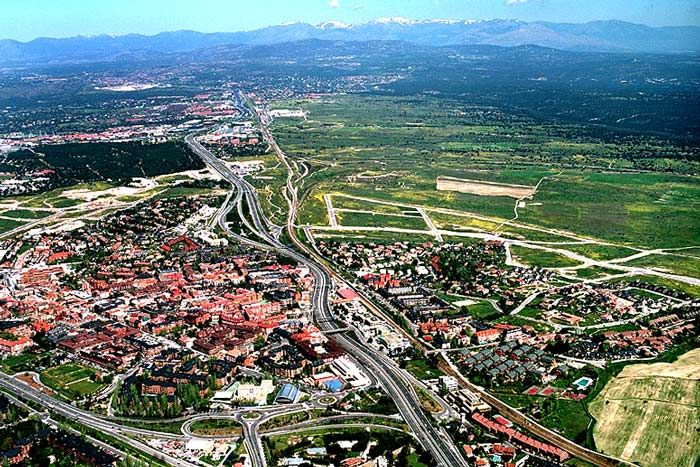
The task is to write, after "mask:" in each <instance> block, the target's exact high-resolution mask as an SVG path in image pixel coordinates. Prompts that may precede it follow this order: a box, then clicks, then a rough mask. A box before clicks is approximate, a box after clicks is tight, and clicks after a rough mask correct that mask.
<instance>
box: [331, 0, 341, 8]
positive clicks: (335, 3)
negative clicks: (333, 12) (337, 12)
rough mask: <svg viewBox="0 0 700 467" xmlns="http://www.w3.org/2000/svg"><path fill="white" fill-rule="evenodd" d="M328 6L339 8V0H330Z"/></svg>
mask: <svg viewBox="0 0 700 467" xmlns="http://www.w3.org/2000/svg"><path fill="white" fill-rule="evenodd" d="M328 6H329V7H331V8H340V0H330V1H329V2H328Z"/></svg>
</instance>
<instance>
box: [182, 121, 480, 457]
mask: <svg viewBox="0 0 700 467" xmlns="http://www.w3.org/2000/svg"><path fill="white" fill-rule="evenodd" d="M261 130H262V132H263V136H264V137H265V140H266V141H267V142H268V144H269V145H270V147H271V148H272V150H273V151H275V152H276V153H277V155H278V156H279V157H280V159H281V160H282V161H283V162H284V163H285V165H286V166H287V168H288V171H289V176H288V179H287V199H288V201H289V208H290V209H289V216H288V222H287V233H288V235H289V236H290V237H291V238H292V240H293V241H294V244H295V246H296V247H297V248H298V249H300V250H301V251H303V252H304V253H305V254H307V255H309V256H304V255H302V254H300V253H299V252H298V251H297V250H294V249H292V248H290V247H288V246H286V245H284V244H282V243H281V242H280V241H279V240H278V239H277V238H276V237H275V236H273V235H272V234H271V233H270V230H271V229H274V228H275V227H276V226H274V225H273V224H272V223H271V222H270V221H269V220H268V219H267V218H266V217H265V215H264V214H263V213H262V207H261V205H260V201H259V199H258V197H257V192H256V190H255V188H254V187H253V186H252V185H250V183H248V182H247V181H245V180H244V179H242V178H241V177H239V176H238V175H236V174H235V173H234V172H233V171H232V170H231V169H230V168H229V167H228V166H226V165H225V164H224V163H223V162H222V161H221V160H220V159H218V158H217V157H216V156H214V155H213V154H212V153H211V152H210V151H208V150H207V149H206V148H205V147H204V146H202V145H201V144H200V143H199V142H198V141H197V139H196V136H195V135H188V136H187V137H186V138H185V142H186V143H187V144H188V145H189V146H190V148H191V149H192V150H193V151H194V152H195V153H196V154H197V155H198V156H199V157H200V158H202V160H203V161H204V162H205V164H207V165H208V166H209V167H210V168H212V169H213V170H215V171H216V172H217V173H218V174H219V175H220V176H221V177H222V178H224V179H225V180H227V181H229V182H230V183H231V184H232V185H233V186H234V187H235V189H236V196H235V198H234V199H233V205H231V206H229V208H228V209H222V210H221V212H222V214H224V213H227V212H228V211H229V210H230V209H233V207H235V208H236V209H237V211H238V214H239V216H240V217H241V222H242V223H243V225H244V226H245V227H246V228H247V229H248V230H249V231H250V232H253V233H254V234H255V235H256V236H257V237H258V238H259V239H260V240H262V242H264V244H266V245H265V246H266V247H267V248H270V247H271V248H272V249H274V250H275V251H277V252H278V253H280V254H283V255H285V256H288V257H290V258H292V259H294V260H295V261H297V262H298V263H300V264H304V265H305V266H307V267H308V268H309V270H310V272H311V274H312V275H313V277H314V279H315V283H314V288H313V293H312V309H313V313H314V320H315V321H316V323H317V325H318V327H319V328H320V329H321V330H322V331H325V332H329V331H333V330H335V329H338V328H341V327H344V326H342V325H340V324H339V323H338V322H337V321H336V320H335V318H334V317H333V314H332V311H331V308H330V303H329V297H330V294H331V293H332V289H333V282H332V279H331V274H330V273H329V272H328V271H327V270H326V268H325V266H324V265H323V264H322V263H321V262H319V261H318V260H316V259H312V256H311V255H310V254H309V253H311V254H312V252H310V251H308V249H307V248H306V247H305V246H304V245H303V244H302V243H301V242H299V240H298V239H297V238H296V231H295V227H294V221H295V219H296V209H297V190H296V188H295V187H294V185H293V172H292V170H291V167H290V166H289V164H288V163H287V161H286V157H285V155H284V153H283V152H282V150H281V149H280V148H279V146H278V145H277V143H276V142H275V140H274V138H273V137H272V135H271V134H270V132H269V130H268V129H267V127H265V126H264V125H261ZM244 200H245V204H246V205H247V208H248V209H247V210H246V209H245V207H246V206H244V203H243V201H244ZM248 215H249V216H250V219H248ZM219 220H220V223H219V225H221V227H222V228H223V229H224V230H225V231H227V232H228V233H229V234H233V236H234V238H237V239H238V240H241V241H244V242H246V243H248V244H251V245H253V246H263V245H260V242H257V241H253V240H251V239H248V238H246V237H242V236H241V235H238V234H236V233H235V232H232V231H231V230H230V229H229V228H228V225H227V224H226V222H225V215H222V216H221V217H220V219H219ZM333 338H334V340H335V341H336V342H337V343H338V344H339V345H341V346H342V347H343V348H344V349H345V350H346V351H347V352H348V354H349V355H351V356H352V357H353V358H355V360H356V361H358V362H359V363H360V366H361V367H362V368H364V370H365V371H366V372H367V373H368V374H371V375H373V376H374V377H375V378H376V379H377V380H378V381H379V383H380V384H381V386H382V387H383V388H384V390H385V391H386V392H387V394H388V395H389V396H390V397H391V398H392V399H393V400H394V402H395V404H396V406H397V407H398V410H399V412H400V414H401V416H402V417H403V419H404V420H405V421H406V423H407V424H408V425H409V426H410V427H411V429H412V430H413V432H414V433H415V434H416V437H417V439H418V440H419V441H420V442H421V444H422V445H423V447H424V448H425V449H426V450H427V451H428V452H430V454H431V455H432V456H433V457H434V459H435V461H436V462H437V464H438V465H439V466H444V467H459V466H466V465H467V463H466V460H465V459H464V458H463V457H462V455H461V453H460V452H459V450H458V449H457V447H456V446H455V445H454V443H453V442H452V440H451V439H450V438H449V436H448V435H447V434H446V433H445V432H444V431H443V430H440V429H438V428H436V427H435V426H434V424H433V422H432V420H430V419H429V417H428V416H426V415H425V413H424V412H423V410H422V407H421V403H420V401H419V400H418V399H417V397H416V395H415V392H414V390H413V388H412V387H411V385H410V384H409V383H408V382H407V381H406V379H405V377H404V375H403V373H402V372H401V370H400V368H399V367H398V366H397V365H396V363H395V362H394V361H393V360H391V359H390V358H389V357H387V356H386V355H384V354H383V353H381V352H378V351H375V350H373V349H371V348H368V347H367V346H364V345H362V344H360V343H358V342H357V341H356V340H354V339H352V338H350V337H348V336H346V335H343V334H337V335H335V336H334V337H333ZM252 425H253V424H251V426H252ZM244 427H245V425H244ZM244 433H245V434H246V435H248V436H252V435H253V434H257V433H248V432H244ZM252 444H254V443H247V444H246V446H247V447H248V448H249V449H250V448H255V446H253V445H252ZM258 444H259V443H258ZM251 457H252V458H251V461H252V463H253V467H262V466H264V465H265V463H264V455H263V454H262V453H259V454H258V453H256V454H253V455H252V456H251Z"/></svg>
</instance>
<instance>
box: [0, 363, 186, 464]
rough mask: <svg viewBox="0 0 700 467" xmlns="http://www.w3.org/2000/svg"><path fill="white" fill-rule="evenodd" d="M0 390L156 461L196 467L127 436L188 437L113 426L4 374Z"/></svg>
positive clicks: (1, 378)
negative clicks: (39, 406)
mask: <svg viewBox="0 0 700 467" xmlns="http://www.w3.org/2000/svg"><path fill="white" fill-rule="evenodd" d="M0 389H3V390H5V391H7V392H9V393H10V394H13V395H15V396H17V397H20V398H22V399H24V400H27V401H31V402H34V403H36V404H39V405H41V406H42V407H46V408H47V409H49V410H51V411H52V412H54V413H56V414H58V415H60V416H62V417H65V418H67V419H69V420H73V421H75V422H76V423H79V424H81V425H85V426H87V427H90V428H92V429H95V430H97V431H100V432H102V433H105V434H107V435H109V436H111V437H112V438H115V439H117V440H119V441H120V442H122V443H124V444H126V445H129V446H131V447H132V448H134V449H137V450H139V451H142V452H145V453H147V454H149V455H151V456H153V457H154V458H156V459H160V460H162V461H165V462H167V463H168V464H170V465H174V466H176V467H194V466H195V464H192V463H190V462H186V461H183V460H181V459H177V458H175V457H173V456H170V455H168V454H166V453H164V452H162V451H160V450H158V449H155V448H153V447H151V446H149V445H147V444H145V443H142V442H141V441H138V440H136V439H134V438H132V437H130V436H127V435H137V436H152V437H157V438H163V437H166V438H167V437H171V438H174V439H179V438H184V435H169V434H167V433H160V432H153V431H150V430H142V429H139V428H130V427H125V426H122V425H119V424H117V423H113V422H110V421H107V420H104V419H102V418H99V417H97V416H95V415H94V414H92V413H90V412H87V411H84V410H80V409H78V408H76V407H73V406H72V405H70V404H67V403H65V402H61V401H59V400H57V399H55V398H53V397H51V396H49V395H47V394H45V393H43V392H41V391H39V390H37V389H34V388H33V387H31V386H28V385H27V384H25V383H23V382H20V381H18V380H16V379H14V378H12V377H11V376H9V375H7V374H5V373H2V372H0Z"/></svg>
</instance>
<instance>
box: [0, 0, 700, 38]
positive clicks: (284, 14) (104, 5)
mask: <svg viewBox="0 0 700 467" xmlns="http://www.w3.org/2000/svg"><path fill="white" fill-rule="evenodd" d="M383 16H384V17H385V16H404V17H408V18H414V19H428V18H447V19H491V18H515V19H522V20H525V21H536V20H545V21H559V22H575V23H579V22H586V21H592V20H597V19H620V20H625V21H632V22H637V23H644V24H649V25H691V24H692V25H700V0H0V38H6V39H18V40H22V41H26V40H30V39H34V38H36V37H66V36H74V35H79V34H83V35H95V34H127V33H132V32H136V33H142V34H155V33H158V32H161V31H173V30H178V29H194V30H197V31H203V32H214V31H240V30H249V29H257V28H260V27H264V26H269V25H273V24H280V23H285V22H291V21H304V22H308V23H312V24H315V23H320V22H323V21H328V20H338V21H344V22H349V23H358V22H366V21H371V20H374V19H376V18H378V17H383Z"/></svg>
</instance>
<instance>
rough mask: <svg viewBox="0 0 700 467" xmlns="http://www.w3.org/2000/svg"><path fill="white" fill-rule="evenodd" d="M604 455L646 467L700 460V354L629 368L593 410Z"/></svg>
mask: <svg viewBox="0 0 700 467" xmlns="http://www.w3.org/2000/svg"><path fill="white" fill-rule="evenodd" d="M589 410H590V412H591V414H592V415H593V416H594V417H595V418H596V419H597V423H596V425H595V428H594V431H593V436H594V439H595V442H596V446H597V447H598V449H599V450H601V451H602V452H605V453H607V454H612V455H614V456H617V457H621V458H623V459H625V460H629V461H631V462H635V463H638V464H639V465H641V466H643V467H656V466H658V467H662V466H663V467H666V466H678V467H693V466H695V465H696V462H698V460H699V459H700V349H695V350H692V351H690V352H688V353H686V354H685V355H683V356H682V357H680V358H679V359H678V360H677V361H676V362H674V363H671V364H669V363H655V364H650V365H644V364H641V365H630V366H627V367H625V368H624V369H623V370H622V372H621V373H620V374H619V375H618V376H617V377H616V378H614V379H613V380H612V381H610V382H609V383H608V385H607V386H606V387H605V388H604V389H603V391H602V392H601V393H600V394H599V395H598V397H596V399H595V400H594V401H593V402H592V403H591V404H590V406H589Z"/></svg>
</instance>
